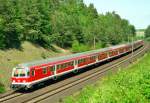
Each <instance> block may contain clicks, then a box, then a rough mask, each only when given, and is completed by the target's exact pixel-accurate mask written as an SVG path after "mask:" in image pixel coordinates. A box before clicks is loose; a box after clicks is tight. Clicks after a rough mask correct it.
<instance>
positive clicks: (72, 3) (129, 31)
mask: <svg viewBox="0 0 150 103" xmlns="http://www.w3.org/2000/svg"><path fill="white" fill-rule="evenodd" d="M130 35H135V28H134V26H133V25H130V24H129V22H128V21H127V20H125V19H122V18H121V17H120V16H119V15H118V14H116V13H115V12H112V13H110V12H108V13H106V14H105V15H104V14H98V13H97V10H96V9H95V7H94V6H93V4H90V5H89V6H86V5H85V4H84V3H83V0H0V49H9V48H19V49H20V48H21V43H22V42H23V41H30V42H32V43H34V44H38V45H41V46H43V47H45V48H51V47H52V46H51V45H52V44H56V45H58V46H60V47H62V48H70V47H72V45H74V44H73V41H78V42H79V44H80V45H81V48H83V49H84V50H85V49H86V48H87V47H90V46H93V41H94V38H95V42H96V43H99V42H102V43H103V44H104V45H107V44H109V45H111V44H118V43H120V42H122V41H127V40H128V37H130ZM82 45H86V46H87V47H83V46H82ZM81 51H82V50H81Z"/></svg>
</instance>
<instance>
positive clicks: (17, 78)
mask: <svg viewBox="0 0 150 103" xmlns="http://www.w3.org/2000/svg"><path fill="white" fill-rule="evenodd" d="M143 44H144V42H143V41H142V40H139V41H135V42H133V44H130V43H128V44H122V45H118V46H112V47H108V48H104V49H100V50H92V51H88V52H83V53H77V54H72V55H68V56H62V57H56V58H50V59H45V60H40V61H34V62H29V63H23V64H19V65H18V66H17V67H15V68H14V69H13V71H12V78H11V80H12V83H11V87H12V88H13V89H16V88H26V89H27V88H31V87H32V86H33V85H35V84H38V83H40V82H42V81H45V80H48V79H50V78H56V77H57V76H60V75H64V74H66V73H69V72H72V71H75V70H78V69H83V68H85V67H87V66H90V65H93V64H96V63H99V62H102V61H105V60H108V59H110V58H114V57H116V56H119V55H122V54H125V53H127V52H131V51H132V49H134V50H135V49H137V48H140V47H141V46H143Z"/></svg>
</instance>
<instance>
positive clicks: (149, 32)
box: [145, 25, 150, 38]
mask: <svg viewBox="0 0 150 103" xmlns="http://www.w3.org/2000/svg"><path fill="white" fill-rule="evenodd" d="M149 37H150V25H149V26H148V27H147V28H146V30H145V38H149Z"/></svg>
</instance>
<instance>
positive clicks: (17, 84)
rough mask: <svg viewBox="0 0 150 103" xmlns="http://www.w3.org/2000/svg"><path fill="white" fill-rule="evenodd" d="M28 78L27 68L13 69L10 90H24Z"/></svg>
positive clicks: (18, 67)
mask: <svg viewBox="0 0 150 103" xmlns="http://www.w3.org/2000/svg"><path fill="white" fill-rule="evenodd" d="M29 77H30V76H29V68H27V67H22V66H17V67H15V68H13V71H12V78H11V80H12V84H11V88H13V89H16V88H25V87H26V86H29V85H28V81H29Z"/></svg>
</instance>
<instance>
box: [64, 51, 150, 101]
mask: <svg viewBox="0 0 150 103" xmlns="http://www.w3.org/2000/svg"><path fill="white" fill-rule="evenodd" d="M149 66H150V53H149V54H148V55H145V56H144V57H143V58H142V59H140V60H139V61H138V62H137V63H135V64H133V65H132V66H131V67H128V70H124V71H119V72H118V73H117V74H115V75H109V76H108V77H106V78H104V79H103V80H102V81H101V82H99V83H97V84H95V85H91V86H88V87H86V88H84V89H83V90H82V91H81V92H80V93H78V94H77V95H74V96H70V97H68V98H66V99H65V101H64V102H65V103H149V102H150V68H149Z"/></svg>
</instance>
